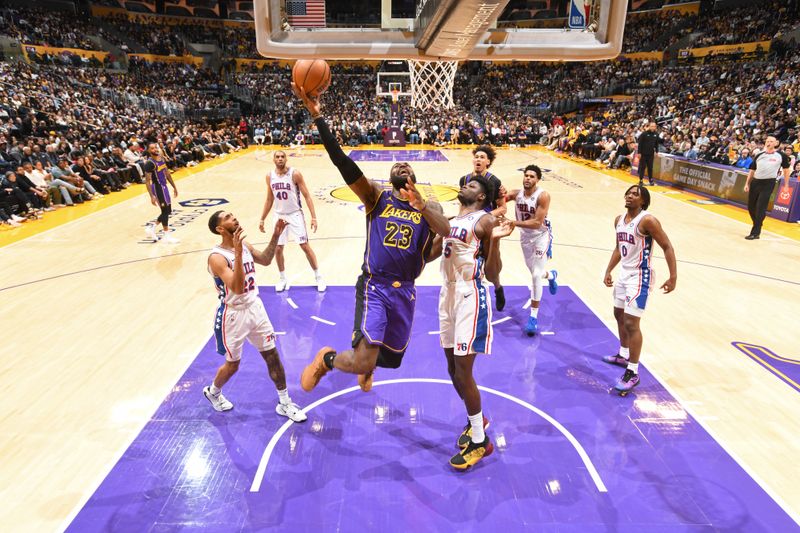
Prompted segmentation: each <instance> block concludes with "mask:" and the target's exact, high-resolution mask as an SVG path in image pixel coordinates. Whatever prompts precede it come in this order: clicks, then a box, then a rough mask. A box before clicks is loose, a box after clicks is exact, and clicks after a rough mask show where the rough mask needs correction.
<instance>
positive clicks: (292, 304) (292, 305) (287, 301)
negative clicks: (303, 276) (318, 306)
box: [286, 298, 298, 309]
mask: <svg viewBox="0 0 800 533" xmlns="http://www.w3.org/2000/svg"><path fill="white" fill-rule="evenodd" d="M286 303H288V304H289V307H291V308H292V309H298V306H297V304H296V303H294V300H292V299H291V298H286Z"/></svg>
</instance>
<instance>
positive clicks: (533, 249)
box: [519, 231, 553, 272]
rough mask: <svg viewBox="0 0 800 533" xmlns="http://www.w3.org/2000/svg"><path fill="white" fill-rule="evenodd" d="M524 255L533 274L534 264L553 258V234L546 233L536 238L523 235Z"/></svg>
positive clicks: (521, 242) (535, 236) (521, 240)
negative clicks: (537, 261) (540, 260)
mask: <svg viewBox="0 0 800 533" xmlns="http://www.w3.org/2000/svg"><path fill="white" fill-rule="evenodd" d="M519 242H520V245H521V246H522V255H523V256H524V257H525V264H526V265H528V270H530V271H531V272H533V266H534V265H533V262H534V261H536V260H539V259H545V260H547V259H548V258H549V257H550V256H551V253H550V252H551V248H550V246H551V245H552V244H553V234H552V233H550V231H546V232H543V233H540V234H538V235H534V236H528V235H524V234H523V235H522V236H521V237H520V241H519Z"/></svg>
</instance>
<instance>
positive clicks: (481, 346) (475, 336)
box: [439, 279, 492, 355]
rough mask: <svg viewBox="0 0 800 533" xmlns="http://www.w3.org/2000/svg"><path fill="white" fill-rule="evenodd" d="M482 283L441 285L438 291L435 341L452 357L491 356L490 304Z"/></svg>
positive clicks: (481, 281) (478, 281)
mask: <svg viewBox="0 0 800 533" xmlns="http://www.w3.org/2000/svg"><path fill="white" fill-rule="evenodd" d="M487 287H488V286H487V285H486V283H485V282H484V281H483V280H480V279H476V280H469V281H466V280H464V281H457V282H454V283H448V282H445V283H444V284H443V285H442V288H441V290H440V291H439V341H440V343H441V345H442V348H453V353H454V354H455V355H467V354H471V353H485V354H489V353H492V302H491V299H490V297H489V290H488V288H487Z"/></svg>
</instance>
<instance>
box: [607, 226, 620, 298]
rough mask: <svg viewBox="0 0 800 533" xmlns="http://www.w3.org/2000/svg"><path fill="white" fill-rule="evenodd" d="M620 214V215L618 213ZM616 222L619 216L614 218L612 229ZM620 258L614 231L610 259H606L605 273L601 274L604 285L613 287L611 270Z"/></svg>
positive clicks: (615, 227)
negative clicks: (612, 249)
mask: <svg viewBox="0 0 800 533" xmlns="http://www.w3.org/2000/svg"><path fill="white" fill-rule="evenodd" d="M620 216H622V215H620ZM617 223H619V217H617V218H615V219H614V230H616V229H617ZM621 260H622V254H620V253H619V246H617V234H616V231H615V232H614V251H613V252H611V259H609V260H608V266H607V267H606V273H605V275H604V276H603V283H605V284H606V287H613V286H614V278H612V277H611V271H612V270H614V267H615V266H617V265H618V264H619V262H620V261H621Z"/></svg>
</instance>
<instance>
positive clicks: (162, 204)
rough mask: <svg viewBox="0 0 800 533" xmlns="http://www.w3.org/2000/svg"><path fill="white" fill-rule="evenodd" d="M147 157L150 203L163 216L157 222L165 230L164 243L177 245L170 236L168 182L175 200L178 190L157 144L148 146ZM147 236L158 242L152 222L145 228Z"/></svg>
mask: <svg viewBox="0 0 800 533" xmlns="http://www.w3.org/2000/svg"><path fill="white" fill-rule="evenodd" d="M147 155H148V156H150V157H149V158H148V159H147V161H145V163H144V171H145V179H146V180H147V185H146V187H147V192H148V193H150V202H151V203H152V204H153V205H155V206H158V207H159V208H160V209H161V214H160V215H159V216H158V218H157V219H156V222H158V223H160V224H161V228H162V229H163V230H164V238H163V241H164V242H166V243H171V244H172V243H176V242H178V239H176V238H175V237H173V236H171V235H170V234H169V215H170V213H172V199H171V198H170V196H169V190H168V189H167V182H169V184H170V185H172V192H173V194H174V195H175V198H177V197H178V189H177V188H176V187H175V182H174V181H172V174H170V172H169V169H168V168H167V163H166V162H165V161H164V159H162V157H161V150H160V149H159V147H158V144H156V143H150V144H149V145H148V146H147ZM145 231H146V232H147V236H148V237H150V238H151V239H153V240H154V241H157V240H158V236H157V235H156V229H155V225H154V224H153V223H152V222H150V223H148V224H147V225H146V226H145Z"/></svg>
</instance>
